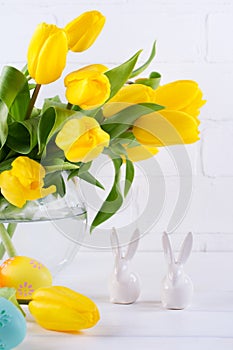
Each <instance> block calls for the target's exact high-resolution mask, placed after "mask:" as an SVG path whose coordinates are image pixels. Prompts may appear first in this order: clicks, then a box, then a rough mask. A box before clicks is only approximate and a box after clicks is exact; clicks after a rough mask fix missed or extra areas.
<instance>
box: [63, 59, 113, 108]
mask: <svg viewBox="0 0 233 350" xmlns="http://www.w3.org/2000/svg"><path fill="white" fill-rule="evenodd" d="M106 70H107V67H105V66H103V65H102V64H93V65H90V66H87V67H84V68H82V69H79V70H77V71H74V72H72V73H70V74H68V75H67V76H66V78H65V86H66V98H67V100H68V101H69V102H70V103H71V104H74V105H77V106H79V107H80V108H82V109H93V108H96V107H98V106H100V105H101V104H103V103H104V102H105V101H106V100H107V99H108V97H109V95H110V90H111V86H110V83H109V80H108V78H107V77H106V75H104V72H105V71H106Z"/></svg>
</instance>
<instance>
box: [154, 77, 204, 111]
mask: <svg viewBox="0 0 233 350" xmlns="http://www.w3.org/2000/svg"><path fill="white" fill-rule="evenodd" d="M199 92H200V89H199V87H198V84H197V83H196V82H195V81H193V80H177V81H174V82H172V83H169V84H165V85H163V86H160V87H159V88H158V89H157V90H155V95H154V98H155V100H154V101H155V103H158V104H161V105H162V106H166V109H172V110H181V109H183V108H185V107H186V106H188V105H190V104H191V103H193V101H195V99H196V97H197V96H199Z"/></svg>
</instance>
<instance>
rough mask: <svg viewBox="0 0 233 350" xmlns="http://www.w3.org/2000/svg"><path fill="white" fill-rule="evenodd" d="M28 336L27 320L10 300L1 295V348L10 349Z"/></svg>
mask: <svg viewBox="0 0 233 350" xmlns="http://www.w3.org/2000/svg"><path fill="white" fill-rule="evenodd" d="M25 336H26V321H25V318H24V317H23V315H22V313H21V312H20V311H19V310H18V309H17V307H16V306H15V305H14V304H12V303H11V302H10V301H9V300H7V299H5V298H1V297H0V349H6V350H10V349H13V348H15V347H16V346H17V345H19V344H20V343H21V342H22V341H23V340H24V338H25Z"/></svg>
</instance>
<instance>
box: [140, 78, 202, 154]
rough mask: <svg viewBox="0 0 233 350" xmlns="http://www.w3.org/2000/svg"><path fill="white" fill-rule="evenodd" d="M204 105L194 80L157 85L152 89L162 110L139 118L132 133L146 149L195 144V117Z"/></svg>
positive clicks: (197, 123)
mask: <svg viewBox="0 0 233 350" xmlns="http://www.w3.org/2000/svg"><path fill="white" fill-rule="evenodd" d="M205 102H206V101H204V100H203V99H202V92H201V90H200V89H199V87H198V84H197V83H196V82H195V81H192V80H178V81H174V82H172V83H169V84H166V85H163V86H160V87H159V88H158V89H156V90H154V103H157V104H159V105H162V106H164V107H165V109H163V110H161V111H159V112H157V113H150V114H147V115H144V116H142V117H140V118H139V119H138V120H137V121H136V122H135V124H134V127H133V133H134V135H135V137H136V138H137V140H138V141H139V142H140V143H142V144H143V145H147V146H149V145H150V146H157V147H159V146H167V145H175V144H182V143H187V144H188V143H194V142H196V141H197V140H199V131H198V125H199V120H198V119H197V116H198V114H199V113H200V107H201V106H202V105H203V104H205Z"/></svg>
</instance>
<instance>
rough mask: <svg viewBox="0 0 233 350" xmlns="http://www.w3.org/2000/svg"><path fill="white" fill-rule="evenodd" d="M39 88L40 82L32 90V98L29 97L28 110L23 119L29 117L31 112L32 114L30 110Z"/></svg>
mask: <svg viewBox="0 0 233 350" xmlns="http://www.w3.org/2000/svg"><path fill="white" fill-rule="evenodd" d="M40 88H41V85H40V84H36V87H35V89H34V91H33V94H32V98H31V100H30V103H29V106H28V110H27V114H26V117H25V120H26V119H29V118H30V116H31V114H32V110H33V107H34V105H35V102H36V99H37V96H38V94H39V91H40Z"/></svg>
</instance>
